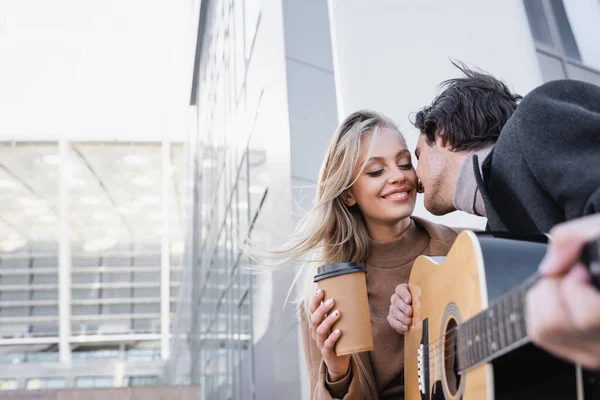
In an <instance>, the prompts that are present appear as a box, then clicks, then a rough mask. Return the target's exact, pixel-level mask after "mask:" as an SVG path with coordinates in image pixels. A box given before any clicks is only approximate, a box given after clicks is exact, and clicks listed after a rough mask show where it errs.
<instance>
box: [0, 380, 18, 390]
mask: <svg viewBox="0 0 600 400" xmlns="http://www.w3.org/2000/svg"><path fill="white" fill-rule="evenodd" d="M17 384H18V382H17V380H16V379H0V390H15V389H16V388H17Z"/></svg>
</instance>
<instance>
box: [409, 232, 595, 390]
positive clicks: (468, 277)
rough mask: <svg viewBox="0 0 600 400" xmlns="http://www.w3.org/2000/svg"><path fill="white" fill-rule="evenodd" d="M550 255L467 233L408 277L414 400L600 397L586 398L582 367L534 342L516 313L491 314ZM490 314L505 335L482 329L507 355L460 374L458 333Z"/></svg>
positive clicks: (538, 246) (541, 248)
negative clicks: (469, 322) (499, 322)
mask: <svg viewBox="0 0 600 400" xmlns="http://www.w3.org/2000/svg"><path fill="white" fill-rule="evenodd" d="M545 250H546V245H545V244H542V243H534V242H523V241H516V240H507V239H496V238H491V237H478V236H477V235H475V234H474V233H473V232H470V231H464V232H462V233H461V234H460V235H459V236H458V237H457V239H456V242H455V243H454V245H453V246H452V249H451V250H450V252H449V253H448V255H447V256H446V257H445V258H443V257H442V258H440V259H434V258H430V257H424V256H422V257H419V258H418V259H417V260H416V261H415V264H414V266H413V269H412V271H411V275H410V279H409V289H410V291H411V294H412V307H413V319H412V320H413V322H412V325H411V327H410V331H409V332H408V333H407V334H405V339H404V346H405V351H404V352H405V360H404V368H405V370H404V382H405V398H406V399H407V400H419V399H427V400H428V399H467V400H471V399H474V400H480V399H487V400H501V399H511V400H520V399H573V400H575V399H583V398H586V399H596V398H599V399H600V397H594V396H590V395H589V393H586V394H585V396H584V389H583V384H582V379H581V373H580V370H579V371H578V369H577V367H576V366H575V365H573V364H569V363H566V362H563V361H561V360H559V359H557V358H555V357H553V356H551V355H549V354H548V353H546V352H544V351H542V350H540V349H538V348H536V347H535V346H533V345H532V344H529V343H528V342H527V340H526V338H524V337H525V336H526V332H525V326H524V325H525V324H524V320H519V319H516V318H514V315H513V313H512V311H511V310H502V311H505V312H503V314H502V315H492V314H491V312H497V311H498V310H499V309H497V308H494V309H488V307H489V306H490V305H491V304H492V303H496V302H497V300H498V299H500V298H502V297H503V296H505V295H506V294H507V293H508V292H510V290H511V289H514V288H515V287H518V286H519V285H520V284H521V283H523V281H525V280H526V279H527V278H528V277H530V276H531V275H532V274H534V273H535V272H536V270H537V267H538V265H539V262H540V261H541V259H542V257H543V256H544V254H545ZM483 311H486V313H487V312H490V317H494V318H503V319H504V320H505V321H506V324H505V325H502V326H506V329H505V330H502V331H501V332H498V331H499V330H498V329H496V330H493V329H491V327H492V325H491V324H490V325H489V326H484V327H483V328H487V329H483V330H482V332H484V333H483V335H484V336H485V335H486V333H485V332H487V337H486V338H485V339H487V341H486V346H489V347H492V348H493V349H496V347H497V346H498V345H500V342H502V343H503V344H504V345H505V346H506V352H504V353H503V354H501V355H499V356H496V357H495V358H493V361H492V362H480V363H475V364H474V365H471V366H469V368H467V369H463V370H462V371H459V368H458V366H459V364H460V363H461V362H462V364H463V365H464V363H465V361H466V359H467V356H466V355H465V354H463V353H461V352H462V351H463V350H461V351H460V352H459V351H458V347H457V341H459V340H462V341H464V340H466V339H462V338H461V337H459V335H458V333H457V332H458V331H459V330H461V328H463V329H462V330H463V331H466V328H467V326H466V325H464V324H465V322H466V321H467V320H469V319H471V318H473V317H474V316H476V315H478V314H480V313H482V312H483ZM498 314H499V313H498ZM480 315H481V314H480ZM484 322H485V321H484ZM484 325H485V324H484ZM469 329H472V328H471V327H469ZM519 338H520V339H519ZM472 339H473V340H472V344H473V345H474V346H475V345H480V344H481V343H479V341H480V339H482V340H481V341H482V342H483V339H484V337H483V336H480V335H475V334H473V336H472ZM517 339H519V340H517ZM513 341H514V343H513ZM476 342H477V343H476ZM507 343H508V344H510V346H508V345H506V344H507ZM462 344H466V342H465V343H462ZM469 346H470V344H469ZM488 351H489V352H490V353H491V350H488ZM482 354H485V353H482ZM496 354H498V353H496ZM460 358H463V360H459V359H460ZM459 361H460V362H459ZM578 396H582V397H578Z"/></svg>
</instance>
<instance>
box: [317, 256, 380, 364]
mask: <svg viewBox="0 0 600 400" xmlns="http://www.w3.org/2000/svg"><path fill="white" fill-rule="evenodd" d="M365 273H366V270H365V268H364V267H362V266H360V265H359V264H358V263H356V262H346V263H335V264H326V265H322V266H320V267H319V268H318V270H317V275H315V277H314V281H315V282H316V283H317V286H318V287H319V289H321V290H322V291H323V299H325V300H327V299H333V300H334V301H335V305H334V309H335V310H339V311H340V318H339V319H338V320H337V321H336V322H335V324H333V326H332V328H331V331H332V332H333V331H334V330H335V329H340V330H341V331H342V336H341V337H340V338H339V340H338V341H337V343H336V345H335V354H337V355H338V356H342V355H345V354H352V353H360V352H362V351H369V350H373V334H372V332H371V314H370V312H369V301H368V298H367V281H366V278H365Z"/></svg>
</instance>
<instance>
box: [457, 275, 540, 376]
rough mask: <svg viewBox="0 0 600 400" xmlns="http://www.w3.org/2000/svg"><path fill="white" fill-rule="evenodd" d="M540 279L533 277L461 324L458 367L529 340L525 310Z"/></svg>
mask: <svg viewBox="0 0 600 400" xmlns="http://www.w3.org/2000/svg"><path fill="white" fill-rule="evenodd" d="M538 280H539V276H537V275H536V276H533V277H531V278H530V279H529V280H528V281H527V282H525V283H524V284H522V285H521V286H519V287H518V288H516V289H514V290H512V291H511V292H509V293H507V294H506V295H505V296H504V297H502V299H500V300H499V301H497V302H496V303H494V304H492V305H490V306H489V307H488V309H486V310H485V311H482V312H480V313H479V314H477V315H475V316H474V317H473V318H471V319H469V320H468V321H466V322H464V323H462V324H460V325H459V327H458V331H457V336H456V348H457V352H458V355H459V357H458V369H459V371H460V372H462V371H465V370H467V369H469V368H471V367H473V366H475V365H477V364H480V363H482V362H489V361H492V360H494V359H495V358H497V357H500V356H501V355H503V354H505V353H507V352H509V351H511V350H514V349H516V348H518V347H520V346H522V345H524V344H526V343H528V342H529V338H528V336H527V328H526V326H527V324H526V321H527V320H526V315H525V314H526V313H525V299H526V296H527V291H528V290H529V289H530V288H531V287H533V285H534V284H535V283H536V282H537V281H538Z"/></svg>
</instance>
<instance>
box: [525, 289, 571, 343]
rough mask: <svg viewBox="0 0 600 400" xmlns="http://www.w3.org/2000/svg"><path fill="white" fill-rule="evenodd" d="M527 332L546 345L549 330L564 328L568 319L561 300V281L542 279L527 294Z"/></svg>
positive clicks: (532, 337)
mask: <svg viewBox="0 0 600 400" xmlns="http://www.w3.org/2000/svg"><path fill="white" fill-rule="evenodd" d="M526 321H527V333H528V334H529V336H530V337H531V339H532V341H533V342H534V343H536V344H538V345H541V346H542V347H544V345H546V343H545V342H546V341H547V336H548V332H551V331H554V330H561V329H564V328H563V327H564V326H565V324H566V323H567V321H568V316H567V315H566V313H565V310H564V306H563V304H562V303H561V301H560V290H559V281H558V280H556V279H542V280H540V281H539V282H538V283H537V284H536V285H535V286H534V287H533V288H531V290H530V291H529V293H528V294H527V319H526Z"/></svg>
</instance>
